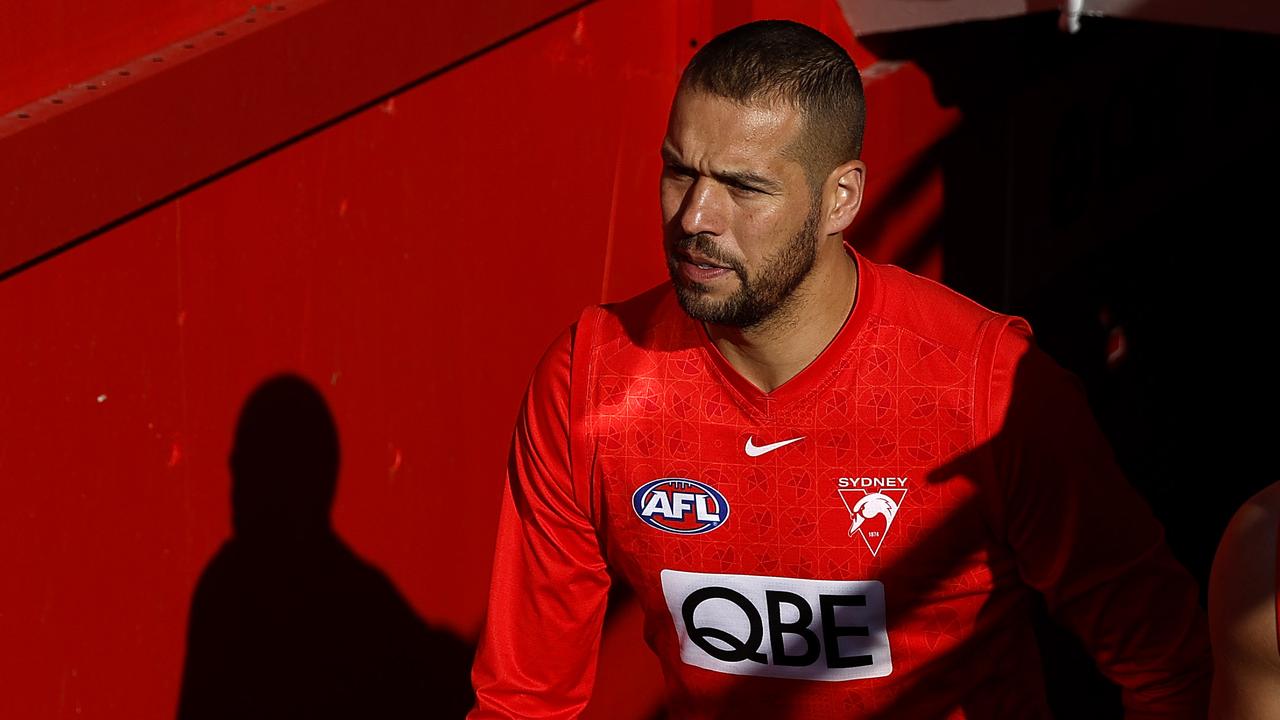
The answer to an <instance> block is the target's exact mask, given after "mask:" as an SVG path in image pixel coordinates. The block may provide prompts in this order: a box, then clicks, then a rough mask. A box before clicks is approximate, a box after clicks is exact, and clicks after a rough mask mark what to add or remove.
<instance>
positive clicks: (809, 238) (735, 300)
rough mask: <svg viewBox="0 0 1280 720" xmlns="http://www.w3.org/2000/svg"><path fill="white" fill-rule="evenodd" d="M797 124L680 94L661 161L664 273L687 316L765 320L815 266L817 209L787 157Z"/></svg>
mask: <svg viewBox="0 0 1280 720" xmlns="http://www.w3.org/2000/svg"><path fill="white" fill-rule="evenodd" d="M802 122H803V120H802V118H801V116H800V115H799V113H798V112H797V111H796V110H794V109H792V108H790V107H788V106H785V105H783V106H779V107H771V106H766V105H742V104H739V103H736V102H734V101H732V100H728V99H726V98H722V97H718V96H715V95H711V94H708V93H704V92H698V91H686V90H682V91H680V92H679V93H678V94H677V96H676V100H675V103H674V104H673V105H672V108H671V117H670V120H669V123H668V126H667V136H666V138H665V140H664V141H663V146H662V157H663V161H664V170H663V173H662V218H663V221H664V229H665V243H664V244H665V248H666V255H667V269H668V270H669V271H670V273H671V281H672V283H673V284H674V285H675V290H676V295H677V297H678V298H679V300H680V304H681V305H682V306H683V307H684V310H685V312H687V313H688V314H689V315H690V316H692V317H694V318H695V319H698V320H702V321H704V322H708V323H713V324H717V325H728V326H734V327H742V328H746V327H751V326H753V325H756V324H758V323H760V322H761V321H762V320H765V319H766V318H768V317H770V316H771V315H773V314H774V312H775V311H777V310H778V309H779V308H780V307H783V306H784V305H785V303H786V302H787V299H788V298H789V297H791V296H792V294H793V292H794V291H795V289H796V288H797V287H798V286H799V285H800V283H801V282H802V281H803V280H804V279H805V277H806V276H807V275H808V274H809V272H810V271H811V270H812V269H813V265H814V260H815V257H816V252H817V243H818V237H817V235H818V226H819V216H820V211H821V208H820V203H819V202H818V199H817V197H815V196H814V193H812V192H811V189H810V185H809V183H808V182H807V180H806V176H805V172H804V167H803V166H802V165H801V163H800V162H799V160H797V159H796V158H794V157H792V156H790V155H788V154H787V151H788V150H789V148H791V147H793V143H794V141H795V140H796V137H797V135H798V133H799V132H800V131H801V129H802V128H801V126H802Z"/></svg>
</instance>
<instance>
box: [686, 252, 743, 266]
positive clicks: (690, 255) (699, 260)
mask: <svg viewBox="0 0 1280 720" xmlns="http://www.w3.org/2000/svg"><path fill="white" fill-rule="evenodd" d="M680 261H681V262H682V263H688V264H690V265H693V266H694V267H696V268H698V269H700V270H731V269H732V268H730V267H729V266H728V265H725V264H723V263H718V262H716V261H714V260H712V259H710V258H708V257H706V256H704V255H700V254H698V253H695V252H689V251H687V250H685V251H681V252H680Z"/></svg>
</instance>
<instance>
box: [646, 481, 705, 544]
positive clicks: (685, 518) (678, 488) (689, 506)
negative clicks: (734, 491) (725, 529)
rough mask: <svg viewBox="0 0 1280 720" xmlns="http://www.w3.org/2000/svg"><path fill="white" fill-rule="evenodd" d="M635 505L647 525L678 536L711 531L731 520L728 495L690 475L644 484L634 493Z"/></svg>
mask: <svg viewBox="0 0 1280 720" xmlns="http://www.w3.org/2000/svg"><path fill="white" fill-rule="evenodd" d="M631 507H632V508H634V509H635V511H636V517H638V518H640V519H641V520H643V521H644V522H645V523H646V524H648V525H651V526H653V527H656V528H658V529H659V530H662V531H664V532H669V533H675V534H677V535H698V534H701V533H705V532H711V531H712V530H715V529H716V528H718V527H720V526H721V525H723V524H724V522H725V520H728V519H729V501H727V500H725V499H724V495H721V494H720V491H718V490H716V489H715V488H713V487H711V486H710V485H708V484H706V483H704V482H698V481H697V480H690V479H688V478H658V479H657V480H653V481H651V482H647V483H645V484H644V485H641V486H640V487H639V488H638V489H637V490H636V491H635V494H633V495H632V496H631Z"/></svg>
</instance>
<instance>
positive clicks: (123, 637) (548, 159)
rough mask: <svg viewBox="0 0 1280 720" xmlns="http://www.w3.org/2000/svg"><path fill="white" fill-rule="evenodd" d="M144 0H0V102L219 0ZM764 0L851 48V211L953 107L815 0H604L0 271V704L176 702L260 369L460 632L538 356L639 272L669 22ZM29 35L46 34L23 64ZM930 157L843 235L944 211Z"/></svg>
mask: <svg viewBox="0 0 1280 720" xmlns="http://www.w3.org/2000/svg"><path fill="white" fill-rule="evenodd" d="M196 5H199V8H197V7H196ZM88 7H89V6H85V8H88ZM94 7H95V8H96V7H97V6H94ZM159 7H160V6H157V5H155V4H154V3H150V4H138V5H137V6H136V8H135V10H136V11H135V12H134V13H132V14H129V13H125V12H124V11H123V10H121V9H120V8H116V11H117V12H115V13H113V14H111V15H110V16H107V15H106V14H105V13H104V12H103V11H101V10H92V11H90V10H86V9H84V8H81V9H80V10H84V12H83V13H78V11H75V8H72V7H71V4H70V3H65V2H64V3H55V4H53V5H47V6H45V7H44V8H43V9H40V8H34V7H33V8H30V9H16V8H7V9H6V10H4V11H2V12H3V14H0V28H5V29H4V30H3V31H0V47H5V50H4V52H5V53H7V54H5V55H3V56H0V71H3V72H4V73H6V77H9V76H11V75H12V74H13V73H15V72H16V73H28V72H30V73H34V74H32V75H31V76H30V77H28V78H27V79H26V80H23V81H22V82H21V83H18V84H17V85H15V86H13V87H17V88H19V89H16V90H14V89H12V88H6V93H9V94H8V95H5V96H0V101H4V100H5V99H6V98H9V99H15V100H18V101H21V100H26V99H30V97H29V96H32V95H33V94H39V93H43V92H46V91H50V90H52V89H54V88H56V87H57V86H58V85H59V83H62V82H67V81H69V79H68V78H75V77H77V76H78V75H83V74H90V73H92V72H95V71H97V70H100V69H101V67H100V66H102V65H109V64H111V63H114V62H121V61H124V60H127V59H128V57H129V56H130V54H133V53H136V52H143V51H145V50H146V49H147V48H146V47H143V46H147V45H150V44H156V43H157V42H169V41H172V40H173V39H174V38H163V39H161V38H160V35H164V34H172V33H174V32H179V31H182V32H186V31H194V30H198V29H200V26H202V25H204V24H206V23H207V24H212V23H213V22H215V21H217V20H219V19H225V18H223V17H222V15H224V14H225V13H223V12H222V11H224V10H225V11H226V12H233V11H235V9H236V8H235V7H234V4H226V3H223V4H220V5H218V6H217V8H216V10H215V9H211V8H213V6H212V5H207V4H190V3H188V4H186V5H182V4H178V5H173V4H170V5H168V6H165V8H164V10H163V13H162V14H163V15H164V17H163V18H162V19H161V20H159V21H156V22H157V23H158V24H154V25H152V24H148V23H149V22H151V21H148V20H145V19H142V18H144V17H146V13H150V12H161V11H160V10H157V9H156V8H159ZM476 12H479V11H476ZM15 13H17V14H21V13H29V15H27V16H23V17H15ZM210 13H212V14H210ZM773 16H788V17H793V18H796V19H799V20H803V21H806V22H809V23H811V24H814V25H816V26H818V27H821V28H822V29H824V30H826V31H827V32H829V33H831V34H833V35H834V36H836V37H837V38H838V39H840V40H841V41H842V42H844V43H845V44H846V45H847V46H848V47H850V49H851V50H852V51H853V53H854V57H855V59H856V60H857V61H858V63H859V65H860V66H861V67H863V68H864V69H869V68H872V67H875V70H874V71H872V72H870V73H869V75H868V80H867V94H868V103H869V109H870V117H869V122H868V135H867V142H866V147H867V150H866V153H865V159H866V160H867V162H868V165H869V167H870V171H869V176H868V177H869V180H868V183H869V185H868V195H867V206H866V210H865V211H864V212H867V213H870V212H873V211H874V209H875V206H876V203H877V202H879V201H880V199H881V198H883V197H885V194H886V193H887V191H888V190H887V189H888V188H890V187H891V186H892V185H893V184H894V183H895V182H897V181H899V180H900V179H901V178H902V176H903V175H904V174H905V173H906V172H907V170H908V169H909V168H910V167H911V166H912V163H913V162H915V161H916V160H917V159H918V158H919V157H921V154H922V153H923V152H924V151H925V150H927V149H928V148H929V147H930V146H931V145H932V144H933V143H934V142H935V141H936V140H937V139H938V138H939V137H941V136H942V135H944V134H945V133H946V131H947V129H948V128H949V127H950V126H951V124H952V123H954V121H955V117H954V116H953V115H952V114H949V113H947V112H944V111H941V110H939V109H938V108H937V107H936V105H935V104H934V103H933V101H932V97H931V95H930V94H929V88H928V83H927V80H926V79H925V77H924V76H923V74H922V73H920V72H919V71H918V70H917V69H915V68H914V67H912V66H910V65H906V66H888V65H880V66H876V65H875V58H874V57H872V56H871V55H870V54H869V53H867V52H866V51H865V50H863V49H861V48H859V47H857V46H856V45H854V41H853V39H852V34H851V33H850V31H849V28H848V27H847V26H845V25H844V20H843V18H842V17H841V15H840V11H839V8H838V7H837V6H836V4H835V2H834V0H831V1H830V2H825V1H819V0H811V1H808V2H803V3H791V2H781V1H780V0H779V1H774V2H763V1H762V2H723V1H722V2H716V1H713V0H699V1H698V2H676V1H675V0H670V1H668V2H662V3H649V2H640V1H639V0H600V1H599V2H596V3H593V4H590V5H588V6H586V7H585V8H584V9H582V10H580V11H577V12H574V13H571V14H569V15H567V16H565V17H562V18H560V19H558V20H556V21H554V22H552V23H550V24H548V25H546V26H544V27H541V28H539V29H537V30H535V31H533V32H531V33H529V34H527V35H524V36H522V37H520V38H518V39H516V40H514V41H511V42H509V43H507V44H505V45H503V46H501V47H499V48H497V49H495V50H493V51H491V52H487V53H485V54H483V55H481V56H479V57H477V58H475V59H472V60H470V61H468V62H466V63H464V64H462V65H460V66H458V67H457V68H455V69H453V70H451V71H449V72H446V73H444V74H442V75H440V76H438V77H435V78H433V79H431V80H429V81H427V82H425V83H422V84H420V85H418V86H416V87H414V88H413V89H411V90H408V91H406V92H403V93H401V94H399V95H397V96H396V97H394V98H393V99H390V100H388V101H386V102H384V103H382V104H380V105H378V106H376V107H374V108H371V109H369V110H366V111H364V112H361V113H359V114H356V115H354V116H352V117H350V118H349V119H346V120H344V121H343V122H341V123H338V124H336V125H334V126H332V127H329V128H327V129H325V130H323V131H321V132H318V133H316V134H313V135H311V136H309V137H306V138H304V139H302V140H300V141H299V142H296V143H293V144H291V145H288V146H287V147H285V148H283V149H281V150H278V151H276V152H273V153H271V154H269V155H267V156H265V157H263V158H261V159H259V160H257V161H255V162H252V163H250V164H248V165H246V166H244V167H243V168H241V169H239V170H236V171H235V172H233V173H231V174H228V175H226V176H224V177H221V178H220V179H217V180H216V181H213V182H211V183H208V184H205V185H203V186H201V187H199V188H198V189H195V190H193V191H190V192H187V193H186V194H184V195H182V196H181V197H179V198H178V199H175V200H173V201H171V202H168V203H167V204H164V205H162V206H160V207H158V208H155V209H153V210H151V211H149V212H146V213H144V214H142V215H140V216H139V217H137V218H136V219H133V220H131V221H129V222H127V223H124V224H122V225H119V226H118V227H116V228H114V229H112V230H110V231H109V232H106V233H103V234H101V235H99V236H97V237H94V238H92V239H91V240H89V241H88V242H85V243H83V244H80V245H78V246H76V247H74V248H73V249H71V250H69V251H67V252H64V253H62V254H59V255H56V256H54V257H52V258H50V259H47V260H45V261H43V262H41V263H39V264H37V265H35V266H34V267H31V268H28V269H26V270H23V271H21V272H18V273H16V274H13V275H11V276H9V277H7V278H6V279H4V280H3V281H0V338H3V342H4V347H5V350H6V351H5V352H3V353H0V496H2V497H3V498H4V500H5V501H4V503H3V504H0V578H3V583H4V589H3V592H2V593H0V597H2V598H3V599H2V600H0V647H4V648H5V649H6V651H5V652H3V653H0V677H3V678H5V691H4V692H3V693H0V717H22V718H62V717H75V716H80V715H84V716H90V717H101V718H131V719H132V718H155V717H169V716H172V715H173V713H174V709H175V707H176V702H177V699H178V695H179V685H180V678H181V673H182V666H183V660H184V652H185V635H186V632H187V623H188V612H189V605H190V602H191V597H192V591H193V588H194V587H195V585H196V582H197V580H198V579H199V577H200V575H201V573H202V571H203V570H204V569H205V568H206V565H207V563H208V562H209V560H210V558H211V557H212V556H213V555H214V553H215V552H216V551H217V549H218V547H219V546H220V544H221V543H223V542H224V540H226V539H227V538H228V537H229V535H230V512H231V507H230V474H229V470H228V454H229V451H230V448H231V443H232V438H233V433H234V431H235V427H236V422H237V417H238V414H239V412H240V410H241V406H242V404H243V403H244V401H245V399H246V397H247V396H248V395H249V393H251V392H252V391H253V389H254V388H255V387H256V386H257V385H258V384H259V383H260V382H261V381H263V380H264V379H266V378H267V377H269V376H271V375H272V374H275V373H278V372H282V371H288V372H293V373H297V374H298V375H301V376H303V377H305V378H306V379H308V380H309V381H310V382H311V383H312V384H314V385H315V386H316V387H317V388H318V389H319V390H320V391H321V392H322V394H323V396H324V398H325V400H326V401H327V402H328V404H329V406H330V409H331V410H332V412H333V414H334V416H335V418H336V420H337V424H338V431H339V443H340V447H341V453H342V461H341V470H340V476H339V481H338V491H337V500H336V504H335V507H334V511H333V517H334V523H335V526H336V529H337V531H338V533H339V534H340V536H341V537H342V538H343V539H344V540H345V541H346V542H347V544H349V545H350V546H351V547H352V548H353V549H354V550H355V551H356V552H357V553H358V554H359V555H360V556H361V557H362V558H364V559H365V560H366V561H367V562H368V563H370V564H372V565H374V566H376V567H377V568H379V569H380V570H381V571H383V572H384V573H385V574H386V575H387V576H388V577H390V578H391V580H392V581H393V582H394V583H395V585H396V586H397V587H398V588H399V590H400V592H401V593H403V595H404V596H405V598H406V599H407V600H408V601H409V603H410V604H411V605H412V607H413V608H414V609H415V610H416V612H417V613H418V614H419V615H420V616H421V617H422V618H424V619H425V620H426V621H427V622H428V623H429V624H431V625H432V626H433V627H439V628H444V629H447V630H449V631H451V632H453V633H456V634H457V635H458V636H460V637H461V638H463V639H464V640H466V641H468V642H471V641H473V640H474V638H475V637H476V635H477V633H478V631H479V628H480V625H481V622H482V619H483V615H484V606H485V599H486V596H487V587H488V576H489V565H490V557H491V554H492V548H493V532H494V526H495V523H496V511H497V506H498V497H499V492H500V489H501V482H502V473H503V467H504V462H505V457H506V450H507V445H508V441H509V437H510V432H511V422H512V419H513V418H514V414H515V410H516V406H517V403H518V400H519V397H520V394H521V391H522V390H523V388H524V385H525V382H526V381H527V378H528V373H529V371H530V369H531V367H532V365H533V362H534V361H535V360H536V358H537V357H538V355H539V354H540V353H541V351H542V350H543V348H544V347H545V346H546V344H547V343H548V342H549V341H550V340H551V338H552V337H553V336H554V335H555V334H556V333H557V331H558V330H560V329H561V328H562V327H563V326H564V325H566V324H567V323H568V322H569V321H571V320H572V319H573V318H574V317H576V314H577V311H578V310H579V309H580V308H581V306H582V305H584V304H586V303H593V302H599V301H601V300H612V299H619V298H623V297H626V296H629V295H631V294H633V293H635V292H638V291H640V290H641V289H643V288H646V287H648V286H650V285H652V284H653V283H656V282H659V281H661V280H662V279H663V277H664V271H663V266H662V263H661V256H660V245H659V242H660V241H659V235H658V232H659V228H658V213H659V211H658V207H657V202H656V201H657V180H658V171H659V163H658V152H657V149H658V146H659V143H660V141H661V137H662V133H663V130H664V124H665V119H666V112H667V108H668V105H669V103H670V100H671V94H672V91H673V88H674V85H675V81H676V78H677V76H678V72H679V69H680V68H681V67H682V65H683V63H684V61H685V60H687V58H688V57H689V55H690V54H691V53H692V52H693V48H692V45H693V44H695V43H691V41H692V40H697V41H703V40H705V39H707V38H708V37H710V36H711V35H712V34H714V33H715V32H718V31H720V30H722V29H725V28H727V27H730V26H732V25H734V24H737V23H739V22H743V21H746V20H750V19H753V18H758V17H773ZM19 21H21V22H19ZM19 24H21V25H22V26H23V27H28V28H31V30H30V31H29V34H25V35H24V34H22V33H19V32H18V31H16V30H15V28H16V27H18V25H19ZM140 24H141V25H143V26H146V27H147V28H149V30H148V31H147V32H145V33H139V32H136V30H137V28H138V27H140ZM432 31H436V32H443V31H447V29H424V34H426V33H429V32H432ZM37 38H39V39H40V40H43V41H44V42H43V43H42V42H39V41H37ZM72 38H91V40H90V41H88V44H89V45H90V46H92V47H93V48H95V49H94V50H93V52H86V53H84V54H75V53H71V50H70V48H72V46H73V44H72V43H71V39H72ZM15 39H18V40H21V42H19V43H18V45H17V49H15V47H14V45H13V44H7V43H6V42H4V41H6V40H15ZM22 48H26V50H25V51H24V50H22ZM36 48H46V49H47V52H49V53H52V55H54V56H57V57H59V58H62V59H63V61H62V62H60V63H57V67H56V68H45V69H43V70H40V71H39V72H38V73H37V72H36V70H35V68H36V67H37V65H39V64H40V62H39V60H38V57H39V55H38V53H35V50H34V49H36ZM72 55H75V57H74V59H73V58H72V57H71V56H72ZM0 104H3V102H0ZM304 129H305V128H300V129H299V132H301V131H302V130H304ZM925 176H926V177H927V178H928V180H927V181H926V182H925V183H924V184H923V185H922V186H919V187H917V188H916V189H915V190H913V191H912V193H911V194H910V195H909V196H908V197H906V198H905V199H901V198H900V199H898V200H895V203H896V204H895V207H894V213H893V216H892V219H891V221H890V222H886V223H882V224H881V225H880V226H878V230H877V232H876V234H875V236H867V237H862V236H860V235H859V233H858V231H857V229H855V230H854V232H853V239H854V240H855V242H857V243H858V244H859V246H860V247H863V248H866V249H868V252H869V253H870V254H872V255H873V256H874V257H877V258H878V259H882V260H886V259H887V260H892V259H893V257H894V253H895V252H896V251H897V250H898V249H900V248H902V247H904V246H908V245H910V244H911V242H912V240H913V238H914V237H915V236H916V235H917V234H918V233H919V232H920V229H921V228H923V227H925V226H926V225H927V224H928V223H929V220H930V218H931V217H933V216H934V215H935V214H936V213H937V212H938V209H939V203H940V184H939V183H940V181H939V179H938V177H937V175H936V172H926V173H925ZM67 202H68V203H74V202H75V198H67ZM855 225H856V223H855ZM0 242H3V228H0ZM940 262H941V258H940V257H938V256H937V255H936V254H935V255H932V256H930V260H928V261H927V263H926V265H925V266H923V267H921V268H918V269H921V270H923V271H925V272H926V273H927V274H933V275H934V276H935V277H936V276H937V272H938V270H939V268H940ZM2 270H4V269H3V268H0V271H2ZM612 618H613V619H612V620H611V623H610V627H609V628H608V630H607V640H606V643H605V649H604V653H605V658H604V660H603V662H602V670H601V678H600V684H599V688H600V690H599V693H598V699H597V701H596V703H595V705H594V706H593V709H592V713H593V716H595V717H604V716H606V715H607V716H609V717H611V718H613V719H614V720H620V719H621V718H625V717H644V716H646V715H648V714H650V713H651V712H652V710H653V709H654V708H656V707H657V704H658V702H659V700H658V696H657V692H658V691H659V689H660V679H659V678H658V677H657V676H656V666H655V662H654V661H653V660H652V659H651V658H650V657H649V656H648V655H647V653H645V652H644V651H643V650H639V649H637V643H638V638H639V618H638V613H637V612H635V610H634V608H623V609H621V610H620V611H619V612H618V613H616V614H615V615H613V616H612Z"/></svg>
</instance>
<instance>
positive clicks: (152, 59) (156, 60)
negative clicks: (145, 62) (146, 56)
mask: <svg viewBox="0 0 1280 720" xmlns="http://www.w3.org/2000/svg"><path fill="white" fill-rule="evenodd" d="M151 62H164V58H162V57H153V58H151Z"/></svg>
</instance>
